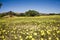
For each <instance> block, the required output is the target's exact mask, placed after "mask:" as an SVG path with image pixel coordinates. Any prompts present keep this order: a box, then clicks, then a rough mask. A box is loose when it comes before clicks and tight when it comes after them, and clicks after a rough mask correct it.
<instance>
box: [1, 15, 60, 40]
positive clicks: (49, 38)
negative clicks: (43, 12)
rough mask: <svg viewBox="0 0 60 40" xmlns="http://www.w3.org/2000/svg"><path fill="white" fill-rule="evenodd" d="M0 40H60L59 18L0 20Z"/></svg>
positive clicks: (40, 17)
mask: <svg viewBox="0 0 60 40" xmlns="http://www.w3.org/2000/svg"><path fill="white" fill-rule="evenodd" d="M0 40H60V16H59V15H54V16H39V17H11V18H0Z"/></svg>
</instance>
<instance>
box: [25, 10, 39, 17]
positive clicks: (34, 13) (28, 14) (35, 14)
mask: <svg viewBox="0 0 60 40" xmlns="http://www.w3.org/2000/svg"><path fill="white" fill-rule="evenodd" d="M25 15H26V16H38V15H39V12H37V11H35V10H28V11H27V12H25Z"/></svg>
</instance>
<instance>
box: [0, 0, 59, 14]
mask: <svg viewBox="0 0 60 40" xmlns="http://www.w3.org/2000/svg"><path fill="white" fill-rule="evenodd" d="M0 2H1V3H2V4H3V5H2V7H1V9H0V12H8V11H13V12H25V11H27V10H36V11H38V12H42V13H60V0H0Z"/></svg>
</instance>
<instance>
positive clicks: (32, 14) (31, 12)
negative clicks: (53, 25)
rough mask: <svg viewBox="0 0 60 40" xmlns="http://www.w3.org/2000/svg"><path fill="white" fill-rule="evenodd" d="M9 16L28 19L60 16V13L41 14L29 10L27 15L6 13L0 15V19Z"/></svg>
mask: <svg viewBox="0 0 60 40" xmlns="http://www.w3.org/2000/svg"><path fill="white" fill-rule="evenodd" d="M7 15H9V17H13V16H17V17H22V16H23V17H24V16H27V17H34V16H43V15H44V16H48V15H60V13H49V14H46V13H39V12H38V11H35V10H28V11H26V12H25V13H15V12H12V11H9V12H4V13H0V17H5V16H7Z"/></svg>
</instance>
